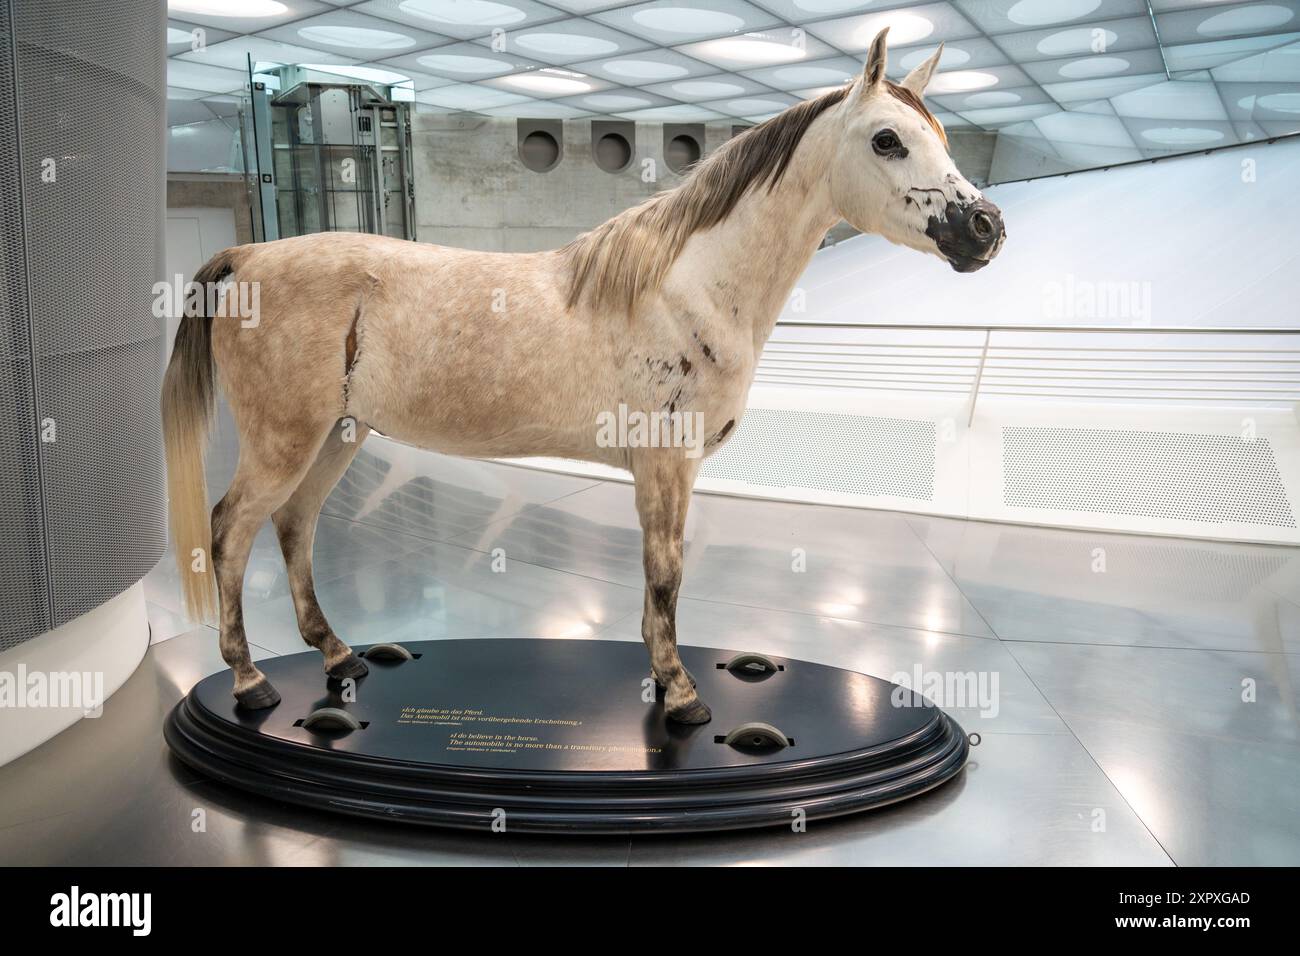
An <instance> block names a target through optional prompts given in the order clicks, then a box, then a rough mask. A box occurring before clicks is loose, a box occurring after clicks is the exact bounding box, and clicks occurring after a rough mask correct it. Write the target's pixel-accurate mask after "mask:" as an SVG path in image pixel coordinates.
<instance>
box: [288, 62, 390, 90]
mask: <svg viewBox="0 0 1300 956" xmlns="http://www.w3.org/2000/svg"><path fill="white" fill-rule="evenodd" d="M297 65H298V66H299V67H300V68H301V69H304V70H315V71H316V72H318V73H332V74H334V75H335V76H346V77H349V78H351V79H354V80H364V81H366V82H368V83H379V84H381V85H383V86H392V85H393V84H394V83H405V82H407V81H408V80H409V79H410V77H409V76H406V75H404V74H402V73H394V72H393V71H392V70H380V69H376V68H375V67H373V66H340V65H338V64H337V63H299V64H297Z"/></svg>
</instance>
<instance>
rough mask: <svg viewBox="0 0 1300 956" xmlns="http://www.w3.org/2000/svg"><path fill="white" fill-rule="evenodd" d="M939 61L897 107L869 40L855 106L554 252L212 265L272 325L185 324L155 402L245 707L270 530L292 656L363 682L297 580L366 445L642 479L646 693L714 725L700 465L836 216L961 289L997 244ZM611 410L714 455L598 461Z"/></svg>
mask: <svg viewBox="0 0 1300 956" xmlns="http://www.w3.org/2000/svg"><path fill="white" fill-rule="evenodd" d="M940 52H941V51H940ZM939 55H940V53H939V52H936V53H935V54H934V56H932V57H930V59H928V60H927V61H926V62H925V63H923V64H922V65H921V66H919V67H917V68H916V69H915V70H914V71H913V72H912V73H911V74H910V75H909V76H908V77H907V78H906V79H905V80H904V81H903V82H902V83H901V84H895V83H893V82H891V81H890V80H888V79H886V77H885V56H886V51H885V33H884V32H882V33H881V34H880V35H879V36H878V37H876V39H875V41H874V43H873V44H872V47H871V51H870V54H869V56H868V59H867V63H866V67H865V69H864V71H863V73H862V75H861V77H859V78H858V79H857V80H855V81H854V82H853V83H852V84H850V85H846V86H845V87H842V88H840V89H837V90H835V91H834V92H831V93H827V94H826V95H824V96H821V97H820V98H818V99H814V100H810V101H807V102H804V103H800V104H799V105H797V106H793V107H791V108H790V109H788V110H786V111H785V112H783V113H781V114H780V115H778V116H776V117H774V118H773V119H770V120H768V121H767V122H765V123H762V124H761V125H759V126H756V127H754V128H753V129H751V130H749V131H747V132H745V133H743V134H742V135H740V136H738V137H736V138H735V139H733V140H731V141H730V142H728V143H727V144H726V145H724V146H722V147H721V148H719V149H718V150H717V151H716V152H715V153H713V154H712V155H711V156H709V157H708V158H707V159H705V160H704V161H702V162H701V163H700V164H699V165H698V167H697V168H696V169H695V170H694V172H693V173H692V174H691V176H690V177H689V178H688V179H687V180H686V182H684V183H683V184H682V185H680V186H678V187H677V188H676V189H673V190H671V191H668V192H665V193H661V194H660V195H657V196H655V197H653V198H651V199H650V200H648V201H646V202H644V203H642V204H641V205H639V206H636V207H634V208H632V209H629V210H628V211H626V212H624V213H622V214H620V215H618V216H616V217H614V218H613V219H611V220H609V221H608V222H606V223H604V224H603V225H601V226H598V227H597V228H596V229H594V230H592V231H591V232H589V233H586V234H585V235H582V236H580V237H578V238H577V239H575V240H574V241H573V242H571V243H569V245H567V246H565V247H563V248H562V249H557V250H553V251H550V252H543V253H530V254H515V255H507V254H491V253H483V252H470V251H465V250H458V249H448V248H443V247H440V246H434V245H427V244H421V243H413V242H403V241H400V240H396V239H388V238H381V237H378V236H370V235H357V234H350V233H323V234H318V235H310V236H301V237H298V238H293V239H283V240H280V241H277V242H269V243H265V244H261V245H249V246H241V247H237V248H232V249H227V250H226V251H224V252H222V253H220V254H218V255H217V256H215V257H214V258H213V259H212V260H211V261H210V262H208V263H207V264H206V265H205V266H204V267H203V268H202V269H201V270H200V271H199V273H198V274H197V275H196V277H195V280H196V282H197V283H202V284H214V283H222V284H227V283H240V284H243V283H257V284H258V291H259V293H260V314H259V316H258V321H257V322H256V323H255V324H254V323H251V322H241V321H238V320H237V319H236V318H232V317H228V316H223V315H222V314H221V309H220V308H217V309H207V310H206V311H205V310H203V309H191V310H190V312H191V314H189V315H187V316H186V317H185V318H184V320H183V321H182V324H181V328H180V331H179V333H178V334H177V339H176V349H175V352H174V354H173V356H172V359H171V363H170V365H169V366H168V369H167V374H166V378H165V381H164V385H163V422H164V430H165V435H166V443H167V463H168V485H169V492H170V498H171V513H172V528H173V532H174V536H175V546H176V556H177V560H178V562H179V565H180V568H181V575H182V580H183V582H184V590H185V596H186V601H187V605H188V607H189V609H190V613H191V615H192V616H194V617H195V618H200V619H202V618H207V617H210V616H211V611H212V601H213V583H214V582H213V577H214V575H213V573H210V572H209V571H208V567H209V565H208V562H207V561H206V560H205V557H206V555H207V554H208V552H209V551H210V554H211V568H212V571H213V572H215V586H216V587H215V590H216V592H217V594H218V595H219V598H220V623H221V653H222V656H223V657H224V658H225V660H226V662H227V663H228V664H229V665H230V667H231V668H232V669H233V671H234V694H235V697H236V698H237V699H238V701H239V703H240V704H241V705H243V706H244V707H248V708H263V707H270V706H273V705H275V704H276V703H278V702H279V699H280V697H279V694H278V693H277V692H276V691H275V689H274V688H273V687H272V686H271V685H270V683H269V682H268V681H267V679H266V677H265V676H264V675H263V674H262V673H261V671H259V670H258V669H257V668H256V667H254V666H253V663H252V661H251V660H250V658H249V653H248V643H247V639H246V637H245V634H244V627H243V615H242V609H241V606H240V597H241V592H242V588H243V578H244V569H245V565H246V564H247V560H248V554H249V549H250V547H251V545H252V541H253V537H254V535H255V534H256V533H257V530H258V528H259V527H260V526H261V524H262V523H263V522H264V521H265V520H266V518H267V517H268V516H270V517H271V519H272V521H273V522H274V524H275V528H276V531H277V533H278V535H279V539H280V545H281V548H282V550H283V552H284V558H285V563H286V565H287V566H288V570H289V576H290V581H291V585H292V590H293V601H294V607H295V609H296V611H297V616H298V626H299V629H300V630H301V632H302V636H303V639H304V640H305V641H306V642H307V643H308V644H309V645H310V646H312V647H315V648H318V649H319V650H320V651H321V652H322V653H323V655H324V664H325V668H326V671H327V673H328V674H329V675H330V676H332V677H339V678H342V677H360V676H362V675H364V674H365V673H366V665H365V663H364V661H362V660H361V659H359V658H358V657H357V656H356V655H354V654H353V653H352V652H351V650H350V649H349V648H348V646H347V645H346V644H345V643H344V642H343V641H342V640H340V639H339V637H338V636H337V635H336V634H335V633H334V632H333V631H332V630H331V629H330V626H329V624H328V623H327V621H326V620H325V616H324V615H323V614H322V613H321V609H320V606H319V604H318V603H317V601H316V595H315V591H314V590H313V585H312V574H311V560H312V557H311V556H312V540H313V536H314V533H315V527H316V519H317V515H318V514H319V512H320V508H321V504H322V502H323V501H324V500H325V497H326V496H327V495H328V494H329V492H330V489H331V488H333V487H334V484H335V482H337V480H338V479H339V477H340V476H341V475H342V474H343V472H344V470H346V468H347V467H348V464H349V462H350V461H351V460H352V457H353V456H354V455H355V454H356V452H357V449H358V448H359V447H360V445H361V443H362V441H364V439H365V436H366V435H367V434H368V432H369V429H370V427H372V426H373V427H374V428H376V429H379V430H380V431H381V432H382V433H383V434H385V435H388V436H391V437H392V438H395V439H397V440H400V441H404V442H409V443H411V444H414V445H419V446H421V447H424V448H431V449H436V450H438V451H441V452H447V453H451V454H457V455H467V456H473V457H484V458H500V457H520V456H530V455H547V456H557V457H567V458H574V459H580V460H586V461H592V462H600V463H603V464H607V465H614V466H617V467H620V468H625V469H628V470H630V471H631V472H632V474H633V476H634V478H635V481H636V506H637V511H638V513H639V515H640V519H641V527H642V530H643V534H644V554H645V579H646V591H645V608H644V618H643V621H642V626H641V633H642V636H643V637H644V639H645V642H646V646H647V648H648V649H649V652H650V663H651V668H652V672H653V674H654V676H655V678H656V680H657V681H658V682H659V683H660V685H661V686H662V687H664V689H665V695H664V705H665V708H666V712H667V716H668V717H669V718H670V719H672V720H675V721H680V722H683V723H690V724H695V723H703V722H705V721H707V720H708V719H709V716H710V714H709V709H708V707H707V706H705V704H704V703H703V702H702V701H701V700H700V699H699V697H698V695H697V694H696V692H695V688H694V684H693V682H692V680H691V678H690V675H689V674H688V673H686V671H685V670H684V669H683V667H682V663H681V659H680V657H679V656H678V653H677V635H676V624H675V617H676V607H677V590H678V586H679V584H680V582H681V572H682V532H683V527H684V525H685V521H686V509H687V505H688V504H689V502H690V496H691V487H692V485H693V484H694V481H695V475H696V471H697V469H698V466H699V463H700V459H701V456H702V455H706V454H708V453H711V452H712V451H714V450H716V449H717V448H718V447H719V446H720V445H721V444H722V443H723V442H724V441H725V440H726V439H727V438H728V437H729V436H730V435H732V434H734V431H735V428H736V426H737V424H738V423H739V422H740V420H741V416H742V415H743V414H744V410H745V401H746V396H747V394H748V392H749V388H750V383H751V381H752V380H753V377H754V370H755V366H756V365H757V364H758V360H759V354H760V353H761V352H762V350H763V346H764V343H765V342H766V341H767V338H768V336H769V335H770V334H771V332H772V328H773V326H774V325H775V323H776V319H777V316H778V314H779V313H780V311H781V308H782V306H783V304H784V303H785V301H786V299H787V298H788V296H789V295H790V292H791V290H792V288H793V286H794V283H795V281H796V279H797V278H798V276H799V275H800V273H801V272H802V271H803V269H804V268H805V267H806V265H807V264H808V261H809V259H810V258H811V257H812V255H813V253H814V252H815V251H816V249H817V247H818V245H819V243H820V242H821V240H822V238H823V237H824V236H825V234H826V231H827V230H828V229H829V228H830V227H831V226H833V225H834V224H835V223H836V222H838V221H839V220H840V219H841V218H843V219H846V220H848V221H849V222H850V223H851V224H852V225H854V226H856V227H857V228H858V229H860V230H862V231H863V232H867V233H877V234H880V235H882V236H884V237H885V238H887V239H889V240H891V241H893V242H896V243H901V244H903V245H906V246H910V247H912V248H913V249H917V250H920V251H922V252H928V253H932V254H935V255H938V256H941V257H943V258H944V259H946V260H947V261H948V262H949V263H950V264H951V265H952V267H953V268H954V269H956V270H958V271H959V272H969V271H971V270H973V269H977V268H979V267H981V266H983V265H985V264H986V263H987V262H988V261H989V260H990V259H992V258H993V256H995V255H996V254H997V252H998V250H999V249H1000V248H1001V246H1002V241H1003V229H1002V222H1001V217H1000V215H999V213H998V210H997V208H996V207H995V206H993V205H992V204H991V203H989V202H987V201H986V200H985V199H983V197H982V196H981V195H980V192H979V190H977V189H976V188H975V187H974V186H972V185H971V184H970V183H969V182H967V181H966V180H965V179H964V178H963V177H962V176H961V174H960V173H958V171H957V169H956V168H955V167H954V165H953V163H952V160H951V158H950V157H949V155H948V152H947V149H946V143H947V140H946V137H945V135H944V132H943V128H942V127H941V126H940V124H939V122H938V121H937V120H936V119H935V117H934V116H933V114H931V112H930V111H929V110H928V109H926V107H925V106H924V104H923V102H922V99H921V96H922V94H923V93H924V91H925V87H926V85H927V84H928V83H929V81H930V77H931V75H932V74H933V73H934V70H935V66H936V64H937V63H938V60H939ZM235 298H236V297H235V296H233V295H231V294H227V295H226V297H225V301H233V300H234V299H235ZM214 365H215V367H216V368H217V369H218V370H219V372H220V379H221V383H222V385H223V387H224V390H225V393H226V395H227V397H228V400H229V403H230V408H231V411H232V413H233V415H234V418H235V421H236V423H237V425H238V429H239V436H240V458H239V466H238V469H237V471H236V474H235V477H234V480H233V481H232V482H231V485H230V488H229V490H227V492H226V494H225V497H223V498H222V499H221V501H220V502H219V503H218V504H217V506H216V507H215V509H213V511H212V514H211V520H210V522H209V517H208V513H207V491H206V488H205V483H204V480H203V451H204V447H205V441H206V434H207V427H208V421H209V419H210V416H211V409H212V402H213V392H214V381H215V378H216V376H214V374H213V367H214ZM615 412H619V413H620V414H626V415H627V416H628V417H629V418H630V417H631V416H632V415H634V414H635V415H639V416H641V420H642V421H649V420H655V421H661V422H663V423H665V424H666V425H669V426H671V425H673V424H678V423H680V422H682V421H684V420H688V421H690V422H692V423H700V424H702V431H698V432H697V437H696V438H695V441H694V443H693V444H692V443H689V442H686V441H676V442H674V441H669V442H664V441H654V442H646V441H640V442H632V441H626V442H624V443H623V444H621V445H619V444H618V443H611V442H609V441H607V440H606V441H602V440H601V439H600V436H601V435H602V434H603V433H605V431H606V429H604V428H603V427H602V426H601V425H600V423H601V422H602V421H608V416H610V415H611V414H614V413H615ZM683 416H687V418H685V419H684V418H683ZM665 431H667V432H671V433H672V436H678V437H680V435H685V434H686V432H685V431H680V430H678V431H674V429H673V428H671V427H668V428H666V429H665ZM670 437H671V436H670Z"/></svg>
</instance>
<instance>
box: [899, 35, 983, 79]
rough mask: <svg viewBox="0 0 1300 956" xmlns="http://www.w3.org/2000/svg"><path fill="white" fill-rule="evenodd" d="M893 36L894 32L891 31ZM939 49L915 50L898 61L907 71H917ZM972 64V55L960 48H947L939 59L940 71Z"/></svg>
mask: <svg viewBox="0 0 1300 956" xmlns="http://www.w3.org/2000/svg"><path fill="white" fill-rule="evenodd" d="M890 34H891V35H892V34H893V31H892V30H891V31H890ZM937 49H938V47H927V48H925V49H923V50H913V51H912V52H911V53H909V54H907V56H905V57H903V58H902V59H901V60H899V61H898V65H899V66H901V67H902V68H903V69H905V70H915V69H916V68H917V67H918V66H920V65H921V64H922V63H924V62H925V61H926V60H928V59H930V57H932V56H934V51H935V50H937ZM969 62H970V54H969V53H967V52H966V51H965V50H963V49H962V48H961V47H959V46H945V47H944V48H943V56H941V57H939V69H941V70H945V69H948V70H950V69H952V68H953V67H955V66H964V65H965V64H967V63H969Z"/></svg>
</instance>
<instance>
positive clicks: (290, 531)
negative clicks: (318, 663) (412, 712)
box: [271, 420, 370, 678]
mask: <svg viewBox="0 0 1300 956" xmlns="http://www.w3.org/2000/svg"><path fill="white" fill-rule="evenodd" d="M352 429H355V434H350V432H351V431H352ZM368 434H370V427H369V426H368V425H363V424H360V423H356V424H348V423H346V420H345V422H341V423H340V424H339V426H338V427H335V428H334V429H333V430H332V431H331V432H330V434H329V436H328V437H327V438H326V439H325V443H324V444H323V445H321V449H320V452H319V453H318V454H317V456H316V461H315V463H314V464H313V465H312V466H311V470H310V471H308V472H307V474H306V475H305V476H304V477H303V479H302V482H301V483H300V484H299V485H298V487H297V488H296V489H295V490H294V492H293V494H292V495H291V496H290V497H289V500H288V501H286V502H285V503H284V504H283V505H281V506H280V508H279V509H278V510H277V511H276V512H275V514H273V515H272V516H271V520H272V521H273V522H274V523H275V532H276V534H277V535H278V536H279V538H280V550H281V551H283V552H284V564H285V567H287V568H288V569H289V587H290V588H291V589H292V591H293V609H294V612H295V613H296V614H297V615H298V630H299V632H301V634H302V639H303V640H304V641H306V642H307V643H308V644H309V645H310V646H312V647H314V648H316V649H317V650H318V651H320V652H321V653H322V654H323V655H324V656H325V670H326V672H327V673H328V674H329V675H330V676H331V677H338V678H344V677H362V676H364V675H365V674H366V672H367V667H366V663H365V661H363V660H361V658H359V657H357V656H356V655H355V654H353V653H352V650H351V648H349V647H348V646H347V645H346V644H345V643H343V641H341V640H340V639H339V637H338V635H337V634H335V633H334V631H333V629H331V628H330V626H329V622H328V621H326V620H325V615H324V613H323V612H322V611H321V609H320V604H319V603H317V601H316V589H315V587H314V585H313V584H312V576H311V550H312V543H313V542H314V541H315V538H316V519H317V518H318V517H319V516H320V509H321V505H322V504H324V503H325V499H326V498H327V497H329V493H330V491H331V490H332V489H333V488H334V486H335V485H336V484H337V483H338V480H339V478H341V477H343V473H344V472H345V471H347V470H348V465H350V464H351V463H352V459H353V458H354V457H356V454H357V449H358V448H360V447H361V443H362V442H363V441H365V440H366V436H367V435H368ZM347 439H352V440H347Z"/></svg>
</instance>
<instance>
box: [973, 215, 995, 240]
mask: <svg viewBox="0 0 1300 956" xmlns="http://www.w3.org/2000/svg"><path fill="white" fill-rule="evenodd" d="M970 227H971V231H972V232H974V233H975V236H976V237H977V238H979V239H988V238H990V237H991V236H992V235H993V232H994V227H993V220H992V218H990V217H989V214H988V213H986V212H977V213H976V214H975V215H973V216H971V217H970Z"/></svg>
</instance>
